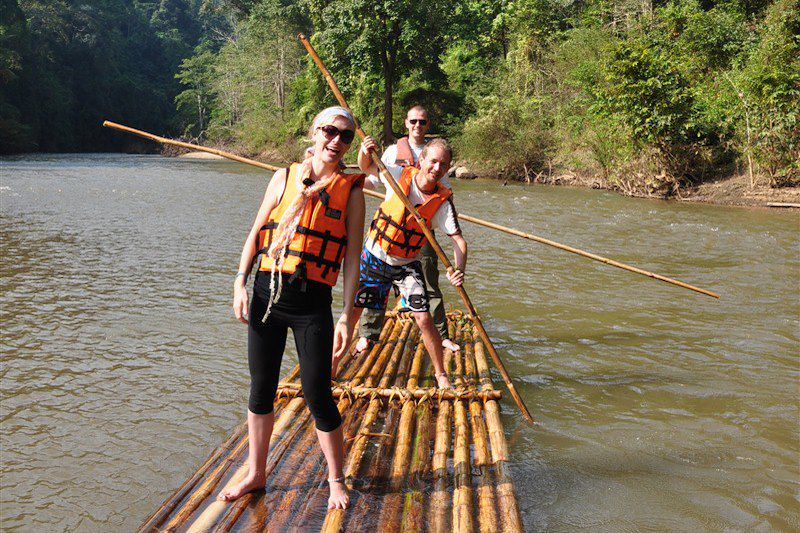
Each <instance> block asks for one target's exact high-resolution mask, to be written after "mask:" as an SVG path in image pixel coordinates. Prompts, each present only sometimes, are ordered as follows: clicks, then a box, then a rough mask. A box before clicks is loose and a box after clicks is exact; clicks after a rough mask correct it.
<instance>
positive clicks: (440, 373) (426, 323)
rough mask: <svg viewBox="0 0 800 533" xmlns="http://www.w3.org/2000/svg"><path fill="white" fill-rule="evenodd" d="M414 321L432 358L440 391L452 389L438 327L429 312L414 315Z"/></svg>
mask: <svg viewBox="0 0 800 533" xmlns="http://www.w3.org/2000/svg"><path fill="white" fill-rule="evenodd" d="M413 315H414V320H415V321H416V322H417V327H419V330H420V331H421V332H422V342H423V343H424V344H425V349H426V350H428V354H429V355H430V356H431V361H432V362H433V368H434V372H435V373H436V385H437V387H438V388H440V389H452V388H453V386H452V385H451V384H450V380H449V379H447V373H446V372H445V369H444V351H443V350H442V336H441V335H439V331H437V329H436V327H435V326H434V325H433V319H432V318H431V314H430V313H428V312H427V311H425V312H422V313H419V312H415V313H413Z"/></svg>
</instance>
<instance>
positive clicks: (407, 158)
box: [394, 137, 419, 168]
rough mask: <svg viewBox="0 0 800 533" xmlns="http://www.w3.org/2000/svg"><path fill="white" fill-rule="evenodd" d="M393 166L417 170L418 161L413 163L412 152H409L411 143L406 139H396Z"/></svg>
mask: <svg viewBox="0 0 800 533" xmlns="http://www.w3.org/2000/svg"><path fill="white" fill-rule="evenodd" d="M394 164H395V165H397V166H401V167H417V168H419V161H417V162H416V163H415V162H414V151H413V150H411V143H410V142H409V141H408V137H400V138H399V139H397V156H396V157H395V158H394Z"/></svg>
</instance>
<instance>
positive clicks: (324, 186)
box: [218, 107, 364, 509]
mask: <svg viewBox="0 0 800 533" xmlns="http://www.w3.org/2000/svg"><path fill="white" fill-rule="evenodd" d="M354 133H355V122H354V120H353V117H352V115H351V114H350V113H349V112H348V111H347V110H345V109H343V108H341V107H330V108H327V109H325V110H323V111H321V112H320V113H319V114H318V115H317V116H316V117H315V118H314V121H313V123H312V126H311V129H310V130H309V136H310V137H311V139H312V141H313V143H314V145H313V146H314V153H313V155H312V156H311V157H308V158H307V159H305V160H304V161H303V162H302V163H293V164H292V165H290V167H289V168H288V169H285V170H279V171H277V172H276V173H275V175H274V176H273V177H272V180H271V181H270V182H269V185H268V186H267V192H266V194H265V195H264V200H263V202H262V204H261V208H260V209H259V210H258V214H257V215H256V219H255V222H254V223H253V226H252V228H251V229H250V233H249V235H248V236H247V240H246V241H245V243H244V248H243V249H242V255H241V259H240V260H239V272H238V273H237V274H236V279H235V282H234V289H233V312H234V314H235V315H236V318H237V319H238V320H240V321H241V322H244V323H245V324H247V325H248V362H249V367H250V399H249V402H248V413H247V425H248V431H249V444H250V448H249V456H248V466H249V471H248V474H247V477H246V478H245V479H244V480H243V481H242V482H241V483H239V484H237V485H235V486H233V487H230V488H227V489H225V490H223V491H222V492H220V494H219V496H218V499H220V500H223V501H232V500H235V499H237V498H239V497H240V496H242V495H243V494H246V493H248V492H251V491H254V490H260V489H262V488H264V486H265V485H266V475H265V469H266V460H267V452H268V450H269V441H270V436H271V434H272V427H273V424H274V421H275V415H274V412H273V405H272V404H273V400H274V398H275V393H276V390H277V386H278V379H279V372H280V366H281V359H282V356H283V351H284V348H285V346H286V336H287V331H288V328H292V332H293V333H294V338H295V344H296V346H297V353H298V358H299V360H300V381H301V384H302V387H303V395H304V397H305V399H306V403H307V404H308V407H309V410H310V411H311V414H312V415H313V417H314V421H315V424H316V430H317V437H318V438H319V443H320V447H321V448H322V452H323V453H324V455H325V459H326V461H327V463H328V483H329V486H330V498H329V499H328V508H329V509H334V508H339V509H345V508H347V506H348V505H349V497H348V495H347V488H346V487H345V485H344V475H343V464H342V463H343V455H344V451H343V440H342V428H341V423H342V418H341V416H340V414H339V411H338V409H337V408H336V403H335V402H334V400H333V396H332V394H331V375H332V372H335V367H336V365H337V364H338V360H339V358H340V357H341V356H342V355H343V354H344V351H345V350H346V349H347V346H348V345H349V343H350V334H351V332H350V329H349V328H348V325H347V316H348V314H350V312H351V310H352V307H353V301H354V299H355V292H356V288H357V287H358V274H359V253H360V246H361V241H362V239H363V233H364V194H363V191H362V186H363V181H364V176H363V175H361V174H359V175H353V174H343V173H342V172H341V170H340V167H339V163H340V162H341V160H342V157H343V156H344V154H345V153H346V152H347V150H348V149H349V148H350V144H351V143H352V141H353V137H354ZM259 252H260V253H261V256H260V263H259V265H258V272H257V274H256V277H255V281H254V283H253V301H252V302H248V295H247V289H246V286H245V283H246V278H247V273H248V272H249V271H250V266H251V264H252V262H253V260H254V258H255V257H256V255H257V254H258V253H259ZM342 260H344V265H343V266H342V265H341V263H342ZM340 271H341V272H340ZM340 274H341V277H342V279H343V283H344V304H343V308H342V314H341V316H340V317H339V319H338V321H336V322H335V323H334V321H333V317H332V315H331V304H332V297H331V289H332V288H333V286H334V285H335V284H336V281H337V279H338V278H339V275H340Z"/></svg>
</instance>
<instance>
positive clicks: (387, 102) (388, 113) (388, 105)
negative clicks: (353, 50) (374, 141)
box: [381, 50, 394, 146]
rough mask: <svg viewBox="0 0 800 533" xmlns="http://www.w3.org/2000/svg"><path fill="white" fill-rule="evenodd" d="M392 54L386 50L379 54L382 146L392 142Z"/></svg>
mask: <svg viewBox="0 0 800 533" xmlns="http://www.w3.org/2000/svg"><path fill="white" fill-rule="evenodd" d="M392 55H393V54H391V53H390V52H389V51H388V50H384V51H383V53H382V54H381V66H382V67H383V80H384V81H383V83H384V86H383V135H382V138H381V141H382V142H383V145H384V146H388V145H390V144H392V143H393V142H394V132H393V131H392V100H393V93H392V85H393V84H394V64H393V60H392V59H393V58H392Z"/></svg>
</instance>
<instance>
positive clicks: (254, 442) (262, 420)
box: [217, 410, 275, 502]
mask: <svg viewBox="0 0 800 533" xmlns="http://www.w3.org/2000/svg"><path fill="white" fill-rule="evenodd" d="M274 424H275V412H274V411H273V412H272V413H269V414H268V415H257V414H255V413H251V412H250V411H249V410H248V411H247V438H248V443H249V452H248V455H247V465H248V471H247V476H246V477H245V478H244V479H243V480H242V481H241V482H239V483H237V484H236V485H234V486H233V487H231V488H228V489H224V490H222V491H221V492H220V493H219V494H218V495H217V499H218V500H220V501H224V502H230V501H233V500H236V499H238V498H241V497H242V496H244V495H245V494H247V493H248V492H252V491H254V490H261V489H263V488H264V485H266V483H267V475H266V470H267V453H269V440H270V437H272V426H273V425H274Z"/></svg>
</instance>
